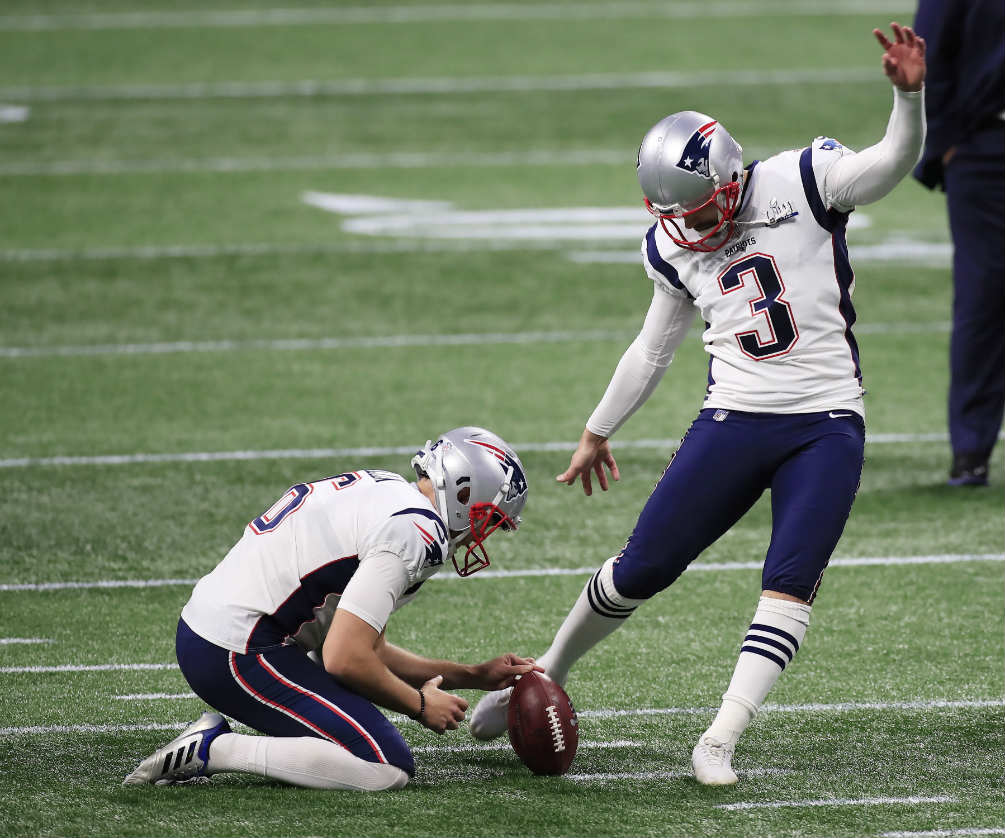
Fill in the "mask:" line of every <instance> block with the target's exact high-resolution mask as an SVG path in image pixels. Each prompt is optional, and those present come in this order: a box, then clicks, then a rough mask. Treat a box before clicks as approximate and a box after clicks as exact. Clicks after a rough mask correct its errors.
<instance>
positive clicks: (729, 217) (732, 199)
mask: <svg viewBox="0 0 1005 838" xmlns="http://www.w3.org/2000/svg"><path fill="white" fill-rule="evenodd" d="M740 191H741V190H740V184H739V183H738V182H736V181H731V182H730V183H727V184H726V185H725V186H720V187H719V188H718V189H716V190H715V192H713V193H712V195H711V196H710V197H709V199H708V200H707V201H705V203H704V204H702V205H701V206H699V207H695V208H694V209H691V210H687V211H686V212H682V213H680V214H679V215H675V214H674V213H670V212H660V211H659V210H658V209H656V207H654V206H653V205H652V204H651V203H650V202H649V199H648V198H646V199H645V204H646V209H647V210H649V212H651V213H652V214H653V215H655V216H656V217H657V218H658V219H659V220H660V226H662V227H663V230H664V232H666V234H667V235H668V236H669V237H670V240H671V241H672V242H673V243H674V244H676V245H677V246H678V247H685V248H687V249H688V250H695V251H697V252H699V253H711V252H712V251H715V250H718V249H719V248H720V247H722V246H723V245H724V244H726V242H727V241H729V238H730V236H732V235H733V230H735V229H736V222H735V221H733V216H734V215H736V210H737V207H739V205H740ZM713 205H714V206H715V207H716V208H717V209H718V210H719V223H718V224H716V225H715V226H714V227H713V228H712V229H711V230H709V231H708V232H707V233H705V234H704V235H703V236H701V238H699V239H689V238H688V237H687V233H686V232H685V230H686V229H687V228H686V227H685V228H684V229H681V226H680V224H678V221H683V220H684V219H686V218H689V217H690V216H692V215H694V214H695V213H698V212H701V211H702V210H704V209H706V208H707V207H710V206H713ZM668 221H669V222H670V224H671V225H673V229H674V230H675V231H676V235H674V233H672V232H671V231H670V228H669V227H667V222H668ZM723 228H725V230H723ZM720 233H724V235H723V236H722V241H720V242H719V243H718V244H716V245H713V244H711V243H710V242H711V241H712V239H714V238H716V236H718V235H719V234H720Z"/></svg>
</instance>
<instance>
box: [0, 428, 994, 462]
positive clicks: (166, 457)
mask: <svg viewBox="0 0 1005 838" xmlns="http://www.w3.org/2000/svg"><path fill="white" fill-rule="evenodd" d="M998 438H999V439H1003V438H1005V433H1003V434H999V435H998ZM948 439H949V435H948V434H947V433H945V432H936V433H926V434H894V433H890V434H869V433H867V434H866V438H865V441H866V443H868V444H870V445H915V444H919V443H926V442H946V441H947V440H948ZM679 444H680V440H679V439H637V440H619V441H616V442H615V443H614V445H613V448H614V449H615V450H618V449H656V450H662V451H673V450H674V449H676V448H677V446H678V445H679ZM514 447H515V448H516V449H517V450H518V451H521V452H524V451H562V452H565V451H575V450H576V443H575V442H572V441H569V442H565V441H561V442H558V441H557V442H525V443H519V444H517V445H515V446H514ZM414 453H415V446H414V445H398V446H374V447H359V448H279V449H264V450H259V449H256V450H248V451H187V452H181V453H176V454H166V453H164V454H100V455H96V456H60V457H7V458H4V459H0V469H4V468H38V467H45V466H121V465H135V464H138V463H212V462H226V461H233V460H304V459H308V460H314V459H318V460H320V459H332V458H345V457H390V456H400V455H402V454H414Z"/></svg>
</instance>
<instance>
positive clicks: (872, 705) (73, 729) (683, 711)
mask: <svg viewBox="0 0 1005 838" xmlns="http://www.w3.org/2000/svg"><path fill="white" fill-rule="evenodd" d="M1003 706H1005V701H1001V700H996V701H933V702H929V703H923V702H917V701H913V702H912V701H907V702H867V703H864V704H862V705H853V704H848V705H844V704H834V705H826V704H822V705H817V704H806V705H800V704H793V705H785V706H783V705H770V704H769V705H765V706H764V707H763V708H762V710H763V711H769V710H771V711H774V712H776V713H777V712H790V713H801V712H813V713H819V712H824V711H826V708H828V707H835V708H838V711H839V712H844V711H845V710H851V709H864V710H895V711H896V710H907V711H925V710H933V709H934V710H941V709H983V708H986V707H1003ZM822 708H823V709H822ZM716 709H717V708H715V707H664V708H649V709H636V710H587V711H583V712H580V713H579V716H580V718H585V719H611V718H617V717H620V716H660V715H708V714H710V713H714V712H715V710H716ZM401 720H402V721H405V717H404V716H402V717H401ZM190 723H191V721H187V722H172V723H167V724H152V725H151V724H133V725H25V726H21V727H4V728H0V736H15V735H36V734H48V733H119V732H126V731H134V730H181V729H182V728H184V727H186V726H188V725H189V724H190ZM649 744H650V743H646V742H635V741H634V740H614V741H613V742H608V743H604V742H598V741H597V740H593V742H592V743H591V744H587V742H580V745H579V747H580V748H590V747H595V748H605V747H606V748H628V747H632V748H634V747H647V746H648V745H649ZM507 748H509V744H508V743H506V742H499V743H494V744H490V745H475V744H474V743H472V744H470V745H467V744H465V745H456V746H449V747H447V748H439V747H436V746H429V747H428V748H425V747H423V748H416V749H415V750H418V751H424V750H428V751H429V752H435V751H440V750H452V751H472V750H487V751H488V750H506V749H507ZM766 770H770V769H766Z"/></svg>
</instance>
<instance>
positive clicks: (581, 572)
mask: <svg viewBox="0 0 1005 838" xmlns="http://www.w3.org/2000/svg"><path fill="white" fill-rule="evenodd" d="M409 450H411V449H409ZM965 562H1005V554H1003V553H954V554H948V555H933V556H861V557H850V558H845V559H842V558H836V559H831V561H830V565H829V566H830V567H897V566H903V565H925V564H960V563H965ZM762 567H763V562H757V561H749V562H715V563H705V562H695V563H694V564H692V565H690V566H689V567H688V572H689V573H700V572H709V573H723V572H729V571H733V570H760V569H761V568H762ZM596 569H597V568H596V567H595V566H594V567H574V568H569V567H564V568H559V567H538V568H527V569H526V570H483V571H481V572H480V573H479V574H478V575H477V576H475V577H474V578H475V579H482V580H485V579H519V578H522V577H528V576H530V577H542V576H586V575H589V574H591V573H594V572H595V571H596ZM459 578H460V577H459V576H455V575H453V574H451V575H447V574H442V575H437V576H433V577H432V578H431V580H430V581H433V582H438V581H439V582H451V581H454V580H456V579H459ZM197 581H198V580H197V579H98V580H95V581H90V582H10V583H5V584H0V592H9V593H13V592H42V591H79V590H92V589H95V588H98V589H101V588H105V589H107V588H169V587H188V586H192V585H194V584H195V583H196V582H197Z"/></svg>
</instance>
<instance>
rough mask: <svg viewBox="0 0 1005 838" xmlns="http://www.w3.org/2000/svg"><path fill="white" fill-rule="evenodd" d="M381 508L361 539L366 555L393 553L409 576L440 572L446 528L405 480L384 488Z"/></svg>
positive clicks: (425, 501)
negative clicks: (369, 528) (399, 558)
mask: <svg viewBox="0 0 1005 838" xmlns="http://www.w3.org/2000/svg"><path fill="white" fill-rule="evenodd" d="M382 494H383V497H382V498H381V502H380V509H379V511H377V510H375V511H376V512H377V515H376V516H375V517H374V519H373V521H372V528H371V530H370V532H368V533H367V535H366V537H365V538H364V545H363V549H364V555H365V554H366V553H394V554H396V555H399V556H400V557H401V559H402V561H403V562H404V563H405V565H406V567H407V568H408V572H409V577H410V578H413V579H414V578H417V577H418V576H428V575H431V574H432V572H435V571H436V570H439V568H440V566H442V564H443V560H444V558H446V556H447V554H448V534H447V527H446V525H445V524H444V522H443V519H442V518H441V517H440V515H439V513H438V512H437V511H436V510H435V509H434V508H433V505H432V504H431V503H430V502H429V500H428V499H427V498H426V496H425V495H423V494H422V493H421V492H420V491H419V490H418V488H417V487H416V486H415V485H414V484H412V483H409V482H407V481H405V480H401V482H393V483H392V482H388V484H387V485H386V486H385V487H383V492H382Z"/></svg>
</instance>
